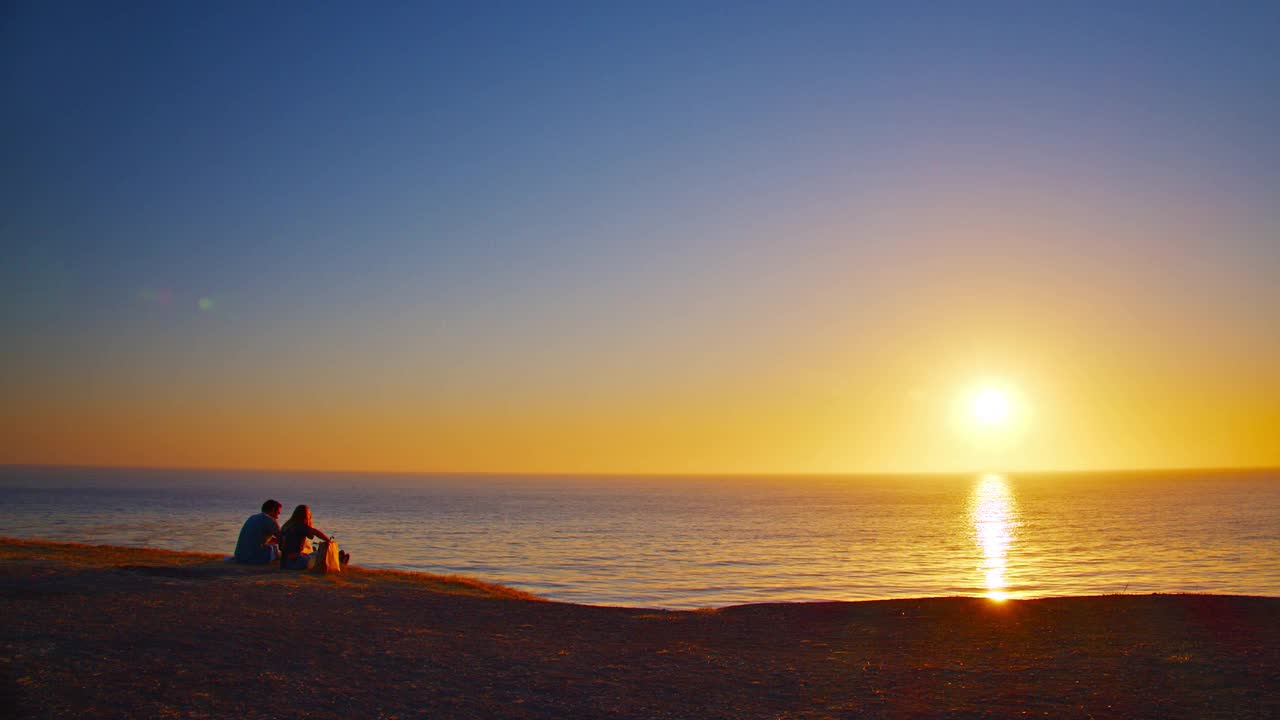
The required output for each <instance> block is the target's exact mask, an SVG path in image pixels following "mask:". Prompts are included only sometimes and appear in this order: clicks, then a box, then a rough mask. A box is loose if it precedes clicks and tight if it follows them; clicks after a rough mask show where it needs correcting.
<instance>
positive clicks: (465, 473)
mask: <svg viewBox="0 0 1280 720" xmlns="http://www.w3.org/2000/svg"><path fill="white" fill-rule="evenodd" d="M0 468H3V469H17V468H21V469H66V470H138V471H146V472H163V471H183V472H230V473H285V474H290V475H301V474H315V475H381V476H406V475H417V476H435V477H442V476H455V477H527V478H544V477H556V478H602V479H603V478H655V479H661V478H668V479H680V478H796V477H811V478H839V477H875V476H879V477H899V476H902V477H906V476H915V477H918V476H922V475H925V476H935V477H942V476H955V475H985V474H996V475H1105V474H1132V473H1194V472H1267V471H1280V465H1184V466H1166V467H1111V468H1105V467H1104V468H1075V469H1057V470H1035V469H1031V470H1027V469H1011V470H994V469H983V470H976V469H975V470H918V471H916V470H861V471H848V472H724V471H712V472H626V471H617V470H611V471H600V472H581V471H575V472H556V471H538V472H528V471H524V472H521V471H510V470H370V469H349V468H342V469H330V470H322V469H317V468H272V467H245V466H182V465H97V464H88V463H0Z"/></svg>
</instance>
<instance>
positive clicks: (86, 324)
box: [0, 2, 1280, 384]
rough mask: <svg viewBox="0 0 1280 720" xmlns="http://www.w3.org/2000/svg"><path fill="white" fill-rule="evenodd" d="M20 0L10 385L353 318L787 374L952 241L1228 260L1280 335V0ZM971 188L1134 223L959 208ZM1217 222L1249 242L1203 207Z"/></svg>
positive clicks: (974, 198) (6, 39)
mask: <svg viewBox="0 0 1280 720" xmlns="http://www.w3.org/2000/svg"><path fill="white" fill-rule="evenodd" d="M4 13H5V18H4V20H3V24H2V26H0V47H3V50H0V53H2V55H0V58H2V59H3V61H2V62H0V83H2V87H3V93H4V96H5V98H6V102H5V105H6V107H7V108H8V109H7V111H6V112H5V113H4V114H3V116H2V118H0V136H2V138H3V139H0V148H2V149H3V155H4V157H5V158H6V162H5V163H4V168H3V171H2V174H0V193H2V194H3V196H4V197H5V198H6V200H5V201H4V202H5V212H4V215H3V220H0V223H2V224H0V243H2V244H3V251H4V255H5V258H6V261H5V262H4V266H5V270H3V271H2V272H0V277H2V278H3V280H4V286H5V289H4V290H2V291H0V293H2V294H0V297H2V298H3V300H4V305H5V312H4V313H3V314H2V315H0V323H3V325H0V328H2V329H3V332H4V334H5V336H6V338H7V341H6V343H5V344H6V345H9V348H10V349H9V350H8V351H6V353H5V354H4V358H5V362H6V363H7V364H8V365H9V366H10V367H11V368H17V369H16V370H14V371H13V372H11V373H10V375H11V377H27V376H30V375H39V374H42V373H43V375H44V379H46V380H47V379H48V378H50V377H52V375H50V373H52V372H54V371H51V370H41V369H40V368H42V367H43V368H57V367H61V368H63V369H64V370H65V371H66V372H72V370H71V368H77V367H79V368H80V369H81V370H84V369H85V368H86V367H87V366H86V363H88V361H87V360H86V359H85V358H86V355H87V352H86V351H88V350H90V349H92V350H96V351H100V352H104V353H106V355H107V356H109V357H112V358H114V360H112V362H114V363H115V365H113V366H112V367H118V368H124V367H135V368H136V367H144V366H146V364H147V362H148V361H147V360H146V358H168V359H169V360H171V361H174V362H177V361H193V362H201V363H210V364H217V362H218V361H219V359H220V358H222V359H225V355H226V354H227V353H231V354H252V355H257V356H260V357H263V358H272V357H274V358H276V359H277V362H279V363H281V364H282V365H287V364H289V363H291V362H297V361H300V360H302V359H303V358H305V357H306V356H307V355H308V354H309V353H328V354H334V353H341V354H345V353H348V352H350V351H351V350H350V348H349V347H344V348H341V349H340V348H338V347H337V345H346V346H350V345H354V346H356V347H358V348H360V349H363V350H364V351H365V352H366V353H367V354H368V355H377V354H384V355H385V354H390V355H398V356H413V357H418V358H422V357H424V356H434V357H437V358H439V357H442V356H447V357H448V358H449V362H450V363H452V364H454V365H467V364H471V363H477V364H480V365H484V364H490V365H494V366H495V367H504V363H506V362H507V360H506V359H505V358H509V357H511V356H512V355H531V356H537V355H538V354H540V353H541V354H544V355H546V362H547V363H552V364H554V363H563V362H565V356H562V355H561V354H559V353H557V352H552V351H551V349H554V348H561V349H563V348H576V349H577V351H576V354H577V356H578V357H579V358H581V357H588V358H590V357H594V355H593V353H595V352H596V351H597V350H599V351H600V352H604V351H605V350H607V349H608V348H617V347H622V348H624V349H626V350H629V351H632V352H635V353H637V354H639V355H644V356H646V357H648V355H646V353H653V352H654V350H653V348H661V347H666V348H673V350H671V352H674V353H676V354H677V355H680V356H681V357H687V356H689V355H690V354H698V353H704V352H708V349H707V348H708V346H710V345H712V344H714V346H715V347H720V348H733V349H735V350H741V353H740V355H739V356H740V357H741V358H743V362H747V360H746V359H747V358H756V361H757V362H758V363H759V364H760V366H761V367H765V366H767V365H768V364H769V361H768V359H767V357H766V356H765V355H763V354H761V353H760V352H757V350H756V349H752V350H748V348H758V346H759V344H760V343H761V342H764V341H765V338H766V337H774V338H784V340H783V342H784V344H787V343H791V342H794V343H795V344H796V346H808V347H812V348H813V350H812V352H813V353H815V354H818V353H820V352H823V351H824V349H829V348H827V347H826V345H824V343H825V342H830V340H829V338H828V339H827V340H824V339H823V337H822V335H823V331H822V330H821V328H822V327H824V325H823V323H824V322H825V323H826V325H825V327H828V328H830V327H836V326H839V327H840V328H841V330H840V331H839V332H840V333H843V334H848V335H852V336H856V335H858V334H859V333H864V334H874V333H873V332H872V330H873V329H874V328H872V327H871V326H870V325H863V324H860V323H864V322H866V323H872V321H870V320H865V318H864V319H863V320H859V319H858V318H859V316H858V314H857V312H856V308H858V307H872V306H875V307H878V308H880V312H881V318H880V319H878V320H875V321H874V323H873V324H878V325H884V324H893V323H899V322H900V323H906V324H909V323H910V322H911V319H910V318H911V316H912V315H913V313H918V312H922V311H921V310H919V309H918V308H914V305H913V302H914V301H913V300H912V299H911V295H912V292H911V289H912V283H913V282H915V283H927V282H929V280H928V274H929V273H930V272H933V270H931V269H930V268H931V267H932V266H933V265H936V266H937V267H939V268H941V267H945V268H949V270H948V272H951V271H954V272H955V273H959V274H958V275H956V277H962V276H963V274H964V273H965V272H969V271H972V272H973V273H978V272H979V269H978V268H980V267H981V266H982V265H983V263H987V264H989V265H991V266H992V267H993V268H994V270H993V273H994V274H995V275H998V276H999V275H1005V276H1008V277H1015V276H1031V275H1038V274H1040V273H1042V272H1045V271H1046V267H1047V266H1048V265H1052V264H1054V263H1061V264H1062V267H1063V268H1066V269H1068V270H1069V271H1070V272H1071V273H1073V274H1076V275H1078V276H1081V277H1091V276H1092V277H1105V276H1107V275H1108V273H1113V272H1117V268H1119V269H1120V270H1123V271H1124V272H1125V273H1129V274H1130V281H1131V282H1132V283H1135V284H1139V285H1142V286H1143V287H1144V288H1146V289H1147V290H1149V291H1150V292H1152V293H1156V294H1159V293H1165V292H1168V293H1174V294H1176V293H1179V292H1185V291H1186V287H1187V283H1186V282H1183V281H1184V280H1185V281H1187V282H1191V284H1192V285H1195V283H1196V282H1199V281H1204V282H1206V283H1208V284H1207V285H1204V286H1203V287H1202V289H1203V290H1205V291H1207V292H1209V293H1212V294H1214V295H1215V297H1214V298H1213V299H1210V300H1209V301H1208V302H1210V303H1214V304H1216V305H1215V315H1216V316H1217V317H1223V316H1229V317H1232V318H1234V320H1233V322H1238V323H1239V324H1240V326H1241V327H1242V328H1243V329H1242V330H1241V331H1240V335H1241V336H1240V338H1236V340H1241V341H1242V342H1245V344H1246V345H1247V346H1248V348H1251V349H1252V350H1254V351H1259V349H1261V351H1264V354H1265V353H1269V352H1271V349H1272V347H1271V345H1268V344H1266V343H1265V342H1264V341H1263V340H1259V339H1258V338H1257V335H1258V334H1259V331H1260V329H1261V328H1263V327H1264V326H1265V324H1266V321H1267V319H1268V318H1270V317H1273V316H1274V315H1275V310H1276V307H1277V305H1278V304H1280V303H1278V302H1277V291H1276V290H1275V289H1274V288H1273V287H1272V286H1273V285H1274V283H1273V282H1271V280H1272V279H1273V278H1274V276H1275V275H1274V272H1275V271H1277V270H1280V259H1278V258H1280V251H1278V250H1277V244H1278V242H1280V241H1277V240H1276V236H1277V235H1276V230H1277V212H1276V210H1275V208H1276V207H1278V206H1280V197H1278V195H1280V142H1278V141H1277V139H1276V136H1275V132H1274V128H1276V127H1280V93H1278V92H1276V90H1275V89H1276V88H1277V87H1280V51H1278V50H1277V49H1276V45H1275V42H1274V38H1275V37H1276V34H1277V31H1278V30H1280V9H1277V6H1276V5H1274V4H1270V3H1238V4H1232V5H1230V6H1220V5H1217V4H1213V3H1170V2H1161V3H1071V4H1069V5H1067V6H1061V7H1050V6H1047V5H1043V4H1040V3H977V4H968V3H966V4H959V3H927V2H919V3H912V2H895V3H795V4H792V3H788V4H785V5H784V4H775V3H759V4H757V3H730V4H717V3H692V4H690V3H670V4H666V3H653V4H648V3H646V4H644V5H643V6H630V7H622V6H621V5H617V6H615V5H613V4H609V3H603V4H602V3H583V4H577V5H574V4H558V3H510V4H492V5H486V6H483V7H472V6H470V4H462V3H459V4H428V3H375V4H372V5H367V6H359V7H357V6H352V5H350V4H340V3H314V4H306V5H303V4H297V5H287V4H286V5H262V4H259V3H229V4H220V5H197V4H190V3H187V4H175V3H112V4H97V3H83V4H79V3H17V4H13V5H10V6H8V7H7V9H6V10H5V11H4ZM957 208H960V210H957ZM965 208H968V209H969V210H972V211H973V212H979V211H981V212H985V213H988V214H998V213H1001V212H1005V213H1006V215H1007V217H1016V216H1018V215H1019V213H1022V214H1026V215H1028V216H1035V217H1036V218H1039V219H1038V220H1037V221H1036V222H1038V223H1040V224H1041V225H1045V226H1047V225H1048V224H1050V223H1051V219H1053V218H1057V219H1058V220H1061V221H1062V222H1061V223H1059V225H1060V226H1062V227H1071V228H1078V227H1085V226H1088V225H1089V223H1090V222H1097V223H1099V224H1100V225H1101V226H1102V227H1103V230H1102V231H1100V232H1097V233H1093V234H1090V233H1088V232H1085V231H1081V232H1079V233H1077V234H1076V235H1075V236H1074V240H1073V241H1072V242H1071V247H1070V248H1069V249H1067V248H1064V247H1063V245H1062V242H1061V241H1060V240H1055V239H1050V237H1049V235H1043V234H1039V235H1038V234H1035V233H1030V234H1028V235H1027V236H1025V237H1022V238H1013V239H1010V238H1009V237H1002V238H1001V239H999V240H998V241H997V240H992V241H990V242H987V241H984V240H982V239H981V238H978V239H974V238H973V237H970V236H966V238H965V239H964V240H962V241H954V242H953V241H949V240H946V239H945V238H944V237H942V236H939V235H938V234H937V233H936V232H934V231H931V230H929V228H931V227H933V225H932V224H933V223H950V224H951V225H950V226H954V224H955V223H956V222H957V218H958V217H959V216H960V215H964V213H965V212H968V210H964V209H965ZM957 213H959V215H957ZM979 214H981V213H979ZM984 222H985V220H984ZM1195 223H1203V224H1205V225H1206V226H1208V227H1212V228H1213V229H1212V234H1213V237H1212V238H1207V237H1205V235H1204V234H1198V235H1197V234H1195V233H1189V234H1188V236H1187V237H1186V238H1182V239H1179V238H1177V237H1172V235H1176V234H1177V232H1174V233H1172V235H1171V234H1170V229H1171V228H1172V229H1174V230H1175V231H1176V230H1177V229H1179V228H1181V229H1182V230H1186V228H1188V227H1190V226H1191V225H1193V224H1195ZM978 224H979V225H980V224H981V223H978ZM1117 225H1119V226H1124V227H1128V228H1129V230H1127V231H1125V233H1122V234H1124V235H1125V236H1126V237H1129V236H1132V238H1131V240H1128V241H1124V242H1118V241H1117V240H1116V239H1115V238H1114V237H1109V236H1108V232H1110V231H1112V230H1114V229H1115V228H1116V227H1117ZM922 228H924V229H922ZM1134 228H1137V229H1136V230H1135V229H1134ZM935 230H936V228H935ZM931 233H932V234H931ZM944 235H945V233H944ZM904 238H906V239H904ZM910 238H917V240H914V241H913V240H910ZM1206 263H1207V264H1209V265H1214V266H1215V267H1217V268H1218V270H1216V271H1215V273H1216V274H1215V273H1209V274H1206V273H1204V272H1202V270H1203V269H1204V267H1205V265H1206ZM971 265H972V267H971ZM1152 267H1156V268H1164V270H1161V271H1158V272H1154V273H1153V272H1152V271H1151V268H1152ZM1210 276H1212V277H1210ZM904 278H906V279H905V280H904ZM912 278H915V279H914V280H913V279H912ZM1122 280H1123V279H1122V278H1119V277H1117V278H1116V279H1115V283H1116V284H1117V287H1118V286H1119V284H1121V283H1122ZM1192 281H1195V282H1192ZM975 282H977V281H976V280H975ZM1146 283H1149V284H1146ZM984 284H986V285H988V286H989V287H988V289H987V290H984V291H983V292H989V293H992V295H990V297H989V298H987V299H989V300H990V301H991V302H1003V303H1008V302H1009V301H1010V300H1012V299H1013V298H1014V297H1015V293H1014V291H1013V290H1010V291H1009V292H1007V293H1005V294H1001V291H1000V289H999V288H1000V286H1002V285H1007V284H1008V282H1007V281H1006V280H1002V279H996V280H993V281H991V282H989V283H984ZM1015 284H1016V283H1015ZM1179 287H1181V288H1182V290H1179ZM165 291H167V294H157V293H164V292H165ZM1116 292H1119V291H1118V290H1117V291H1116ZM160 297H164V298H167V299H168V304H167V305H165V306H164V307H156V305H158V304H159V303H157V302H156V299H157V298H160ZM1171 297H1172V295H1171ZM201 299H206V301H207V302H206V307H205V308H204V309H201V307H200V306H199V304H198V303H199V301H200V300H201ZM976 302H977V301H975V303H976ZM1082 302H1083V300H1082ZM1171 302H1172V301H1171ZM978 304H980V303H978ZM1154 304H1156V305H1158V304H1159V303H1154ZM913 308H914V309H913ZM1152 312H1157V311H1155V310H1153V311H1152ZM886 314H887V315H888V316H889V317H888V319H885V317H884V315H886ZM797 316H804V317H805V318H809V319H808V320H805V321H803V322H799V321H797V320H796V317H797ZM815 317H816V320H813V318H815ZM1153 317H1154V316H1153ZM811 321H812V322H814V323H816V325H811V324H810V322H811ZM1152 322H1157V321H1156V320H1152ZM797 326H804V329H803V331H800V330H795V327H797ZM815 327H816V328H817V329H814V328H815ZM753 333H754V334H753ZM281 338H287V341H281V340H280V339H281ZM699 338H705V339H706V342H705V343H704V344H703V346H702V347H699ZM339 341H341V342H339ZM273 342H274V343H278V344H277V345H273V344H272V343H273ZM1250 343H1252V344H1250ZM193 347H194V348H197V349H198V351H193V350H192V348H193ZM15 348H18V349H15ZM111 348H114V350H111ZM593 348H594V350H593ZM565 352H566V353H567V352H568V351H567V350H566V351H565ZM193 353H194V356H193ZM280 353H284V354H283V355H281V354H280ZM713 354H715V353H713ZM286 356H287V357H288V360H286V359H284V358H285V357H286ZM363 362H364V361H361V360H359V359H355V358H353V359H351V360H350V363H349V365H348V367H349V368H350V372H351V373H352V374H368V373H372V372H375V370H373V369H372V367H371V366H367V365H365V364H363ZM508 369H509V368H508ZM756 369H759V368H756ZM124 372H126V371H125V370H122V369H117V370H109V371H106V372H105V373H104V374H103V375H102V376H101V377H102V381H103V382H104V383H106V384H111V383H113V382H116V380H118V379H119V378H120V377H122V375H120V373H124ZM13 382H20V381H18V380H14V381H13Z"/></svg>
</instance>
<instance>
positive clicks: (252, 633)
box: [0, 540, 1280, 720]
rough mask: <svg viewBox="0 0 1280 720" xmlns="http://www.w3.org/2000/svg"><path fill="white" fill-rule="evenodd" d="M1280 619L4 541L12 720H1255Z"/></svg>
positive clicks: (1260, 601) (1264, 707)
mask: <svg viewBox="0 0 1280 720" xmlns="http://www.w3.org/2000/svg"><path fill="white" fill-rule="evenodd" d="M1277 617H1280V598H1246V597H1219V596H1196V595H1180V596H1152V595H1145V596H1138V595H1125V596H1108V597H1092V598H1055V599H1048V600H1035V601H1008V602H1004V603H992V602H989V601H985V600H982V599H977V598H935V599H924V600H894V601H881V602H860V603H797V604H773V605H748V606H738V607H729V608H721V609H718V610H707V611H694V612H668V611H660V610H637V609H628V608H602V607H589V606H577V605H569V604H565V603H556V602H545V601H542V602H538V601H531V600H530V599H529V598H527V597H524V596H523V595H522V594H520V593H513V592H511V591H509V590H508V589H504V588H500V587H497V586H493V585H490V584H487V583H482V582H478V581H472V580H469V579H465V578H464V579H461V580H459V579H455V578H449V577H440V576H425V575H419V574H416V573H401V572H395V571H385V570H365V569H361V568H353V569H351V572H348V573H344V574H342V575H339V576H318V575H312V574H308V573H289V572H279V571H275V570H269V569H262V568H251V567H244V566H238V565H234V564H229V563H224V562H222V561H221V560H220V559H219V558H218V557H217V556H209V555H202V554H189V553H171V552H165V551H151V550H140V549H131V548H102V547H97V546H89V545H71V544H52V543H31V542H22V541H7V540H0V618H3V622H0V714H10V715H14V716H16V717H19V718H64V717H67V718H69V717H75V718H84V719H90V720H91V719H97V718H103V719H105V718H124V717H155V718H164V717H175V718H177V717H182V718H193V717H205V718H222V717H237V718H251V719H257V720H268V719H270V718H294V717H308V718H316V719H318V720H338V719H339V718H385V719H390V718H409V717H432V718H508V717H509V718H545V719H551V718H569V717H574V718H576V717H584V718H604V717H608V718H723V719H725V720H728V719H730V718H735V719H736V718H791V719H796V718H812V719H814V720H818V719H820V718H933V717H949V718H1005V717H1009V718H1012V717H1027V716H1042V717H1045V716H1047V717H1056V718H1103V717H1112V718H1118V717H1125V718H1162V719H1163V718H1197V719H1199V718H1223V719H1226V718H1232V719H1251V718H1254V719H1261V718H1274V717H1280V623H1277V622H1276V618H1277ZM7 710H12V712H8V713H5V712H4V711H7Z"/></svg>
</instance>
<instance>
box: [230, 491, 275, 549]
mask: <svg viewBox="0 0 1280 720" xmlns="http://www.w3.org/2000/svg"><path fill="white" fill-rule="evenodd" d="M280 507H281V505H280V503H278V502H276V501H275V500H268V501H266V502H264V503H262V512H260V513H258V514H257V515H254V516H252V517H250V518H249V519H248V520H245V521H244V527H242V528H240V538H239V539H238V540H236V554H235V559H236V562H238V563H245V564H248V565H266V564H267V563H272V562H275V561H276V560H278V559H279V558H280V545H279V535H280V526H279V525H277V524H276V519H277V518H279V517H280Z"/></svg>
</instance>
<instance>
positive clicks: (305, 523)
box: [235, 500, 351, 570]
mask: <svg viewBox="0 0 1280 720" xmlns="http://www.w3.org/2000/svg"><path fill="white" fill-rule="evenodd" d="M282 507H283V506H282V505H281V504H280V503H279V502H277V501H275V500H268V501H266V502H264V503H262V512H261V513H259V514H257V515H254V516H253V517H250V518H249V519H248V520H245V521H244V527H242V528H240V537H239V539H238V540H236V553H235V559H236V562H239V563H245V564H249V565H266V564H268V563H273V562H275V561H276V560H279V561H280V567H281V568H285V569H290V570H305V569H307V567H308V565H309V562H310V560H311V556H312V554H313V552H314V551H313V549H312V547H311V539H312V538H319V539H321V540H323V541H324V542H329V536H328V535H325V534H324V533H322V532H320V531H319V530H317V529H316V528H315V527H313V526H312V525H311V508H309V507H307V506H306V505H299V506H298V507H296V508H294V509H293V515H291V516H290V517H289V519H288V520H286V521H285V523H284V526H283V527H281V526H279V525H276V520H277V519H278V518H279V517H280V510H281V508H282ZM350 558H351V555H350V553H345V552H343V553H340V554H339V562H340V563H341V564H342V565H343V566H345V565H346V564H347V560H349V559H350Z"/></svg>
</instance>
